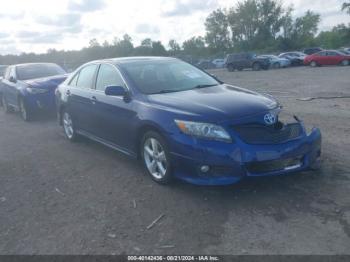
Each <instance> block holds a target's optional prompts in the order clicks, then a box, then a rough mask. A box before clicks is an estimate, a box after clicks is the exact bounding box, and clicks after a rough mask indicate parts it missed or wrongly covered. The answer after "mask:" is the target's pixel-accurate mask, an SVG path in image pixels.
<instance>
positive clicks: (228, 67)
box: [227, 64, 235, 72]
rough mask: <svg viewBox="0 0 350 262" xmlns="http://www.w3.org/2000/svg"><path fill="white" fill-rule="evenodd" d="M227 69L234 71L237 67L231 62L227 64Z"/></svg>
mask: <svg viewBox="0 0 350 262" xmlns="http://www.w3.org/2000/svg"><path fill="white" fill-rule="evenodd" d="M227 71H229V72H233V71H235V67H234V66H233V65H232V64H230V65H228V66H227Z"/></svg>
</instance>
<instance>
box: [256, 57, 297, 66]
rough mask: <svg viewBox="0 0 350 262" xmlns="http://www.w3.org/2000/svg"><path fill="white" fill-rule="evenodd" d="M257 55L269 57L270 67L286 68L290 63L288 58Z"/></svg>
mask: <svg viewBox="0 0 350 262" xmlns="http://www.w3.org/2000/svg"><path fill="white" fill-rule="evenodd" d="M258 57H259V58H268V59H270V67H272V68H286V67H288V66H290V65H291V62H290V60H289V59H286V58H280V57H278V56H275V55H259V56H258Z"/></svg>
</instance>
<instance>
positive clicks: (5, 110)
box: [1, 95, 13, 114]
mask: <svg viewBox="0 0 350 262" xmlns="http://www.w3.org/2000/svg"><path fill="white" fill-rule="evenodd" d="M1 100H2V107H3V109H4V112H5V113H6V114H9V113H11V112H13V109H12V107H10V106H9V105H8V103H7V101H6V97H5V96H4V95H2V99H1Z"/></svg>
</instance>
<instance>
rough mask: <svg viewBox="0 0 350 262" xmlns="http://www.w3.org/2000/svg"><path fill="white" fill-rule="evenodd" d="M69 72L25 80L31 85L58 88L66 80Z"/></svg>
mask: <svg viewBox="0 0 350 262" xmlns="http://www.w3.org/2000/svg"><path fill="white" fill-rule="evenodd" d="M67 77H68V74H65V75H55V76H50V77H44V78H36V79H30V80H26V81H24V82H25V83H26V84H27V85H28V86H29V87H32V88H40V89H56V88H57V86H58V85H60V84H61V83H62V82H63V81H64V80H66V79H67Z"/></svg>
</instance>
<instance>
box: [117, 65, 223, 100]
mask: <svg viewBox="0 0 350 262" xmlns="http://www.w3.org/2000/svg"><path fill="white" fill-rule="evenodd" d="M121 67H122V68H123V69H124V71H125V72H126V73H127V74H128V76H129V78H130V79H131V80H132V81H133V82H134V84H135V85H136V87H137V88H138V89H139V90H140V91H141V92H142V93H144V94H158V93H170V92H179V91H185V90H190V89H194V88H202V87H208V86H215V85H219V84H220V83H219V82H218V81H217V80H215V79H214V78H213V77H211V76H209V75H208V74H206V73H204V72H203V71H201V70H199V69H198V68H196V67H194V66H192V65H190V64H187V63H185V62H182V61H177V60H167V61H141V62H140V61H138V62H131V63H126V64H123V65H121Z"/></svg>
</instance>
